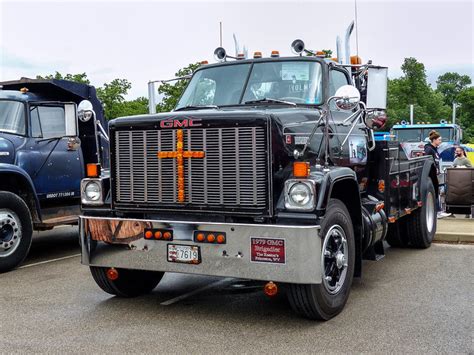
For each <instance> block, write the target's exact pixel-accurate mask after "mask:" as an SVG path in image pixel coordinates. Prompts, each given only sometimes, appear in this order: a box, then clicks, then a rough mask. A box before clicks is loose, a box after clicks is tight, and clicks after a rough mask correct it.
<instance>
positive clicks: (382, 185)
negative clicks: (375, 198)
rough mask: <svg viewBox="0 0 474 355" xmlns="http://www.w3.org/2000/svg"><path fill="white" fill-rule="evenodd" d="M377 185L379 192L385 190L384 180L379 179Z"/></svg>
mask: <svg viewBox="0 0 474 355" xmlns="http://www.w3.org/2000/svg"><path fill="white" fill-rule="evenodd" d="M378 185H379V186H378V189H379V192H385V180H379V184H378Z"/></svg>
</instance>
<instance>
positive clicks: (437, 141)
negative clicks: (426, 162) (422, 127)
mask: <svg viewBox="0 0 474 355" xmlns="http://www.w3.org/2000/svg"><path fill="white" fill-rule="evenodd" d="M428 138H429V140H430V142H429V143H427V144H426V145H425V149H424V150H425V155H431V156H432V157H433V159H434V161H435V164H436V169H437V170H438V172H439V153H438V147H439V146H440V145H441V142H442V138H441V135H440V134H439V133H438V132H436V131H435V130H432V131H431V132H430V134H429V136H428Z"/></svg>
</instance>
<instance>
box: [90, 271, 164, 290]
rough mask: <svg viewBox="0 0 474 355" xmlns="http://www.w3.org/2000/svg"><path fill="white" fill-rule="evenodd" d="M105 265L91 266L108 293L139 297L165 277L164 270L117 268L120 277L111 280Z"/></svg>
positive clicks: (93, 273) (97, 280)
mask: <svg viewBox="0 0 474 355" xmlns="http://www.w3.org/2000/svg"><path fill="white" fill-rule="evenodd" d="M107 269H108V268H105V267H97V266H91V267H90V270H91V274H92V277H93V278H94V281H95V282H96V283H97V285H98V286H99V287H100V288H101V289H102V290H104V291H105V292H107V293H110V294H111V295H115V296H118V297H137V296H140V295H144V294H147V293H150V292H151V291H153V290H154V289H155V287H156V286H157V285H158V283H159V282H160V281H161V279H162V278H163V275H164V273H163V272H156V271H144V270H130V269H117V271H118V274H119V277H118V279H117V280H114V281H112V280H110V279H109V278H108V277H107Z"/></svg>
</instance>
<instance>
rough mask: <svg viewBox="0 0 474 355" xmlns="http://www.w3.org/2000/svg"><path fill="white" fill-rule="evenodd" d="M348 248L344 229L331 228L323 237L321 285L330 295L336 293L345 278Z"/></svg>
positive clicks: (336, 226)
mask: <svg viewBox="0 0 474 355" xmlns="http://www.w3.org/2000/svg"><path fill="white" fill-rule="evenodd" d="M348 258H349V248H348V246H347V238H346V233H345V232H344V229H342V227H341V226H339V225H334V226H332V227H331V228H330V229H329V230H328V231H327V233H326V235H325V236H324V242H323V248H322V255H321V270H323V275H322V276H323V285H324V288H325V289H326V290H327V291H328V292H329V293H330V294H336V293H338V292H339V291H340V290H341V288H342V286H343V285H344V282H345V280H346V277H347V266H348Z"/></svg>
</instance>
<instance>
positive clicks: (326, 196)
mask: <svg viewBox="0 0 474 355" xmlns="http://www.w3.org/2000/svg"><path fill="white" fill-rule="evenodd" d="M331 198H337V199H339V200H341V201H342V202H343V203H344V204H345V205H346V206H347V210H348V211H349V214H350V216H351V220H352V225H353V227H354V237H355V242H356V264H355V269H354V275H355V276H360V275H361V267H362V239H363V237H364V229H363V228H364V227H363V223H362V203H361V198H360V193H359V184H358V182H357V175H356V173H355V172H354V170H352V169H350V168H346V167H336V168H331V169H330V170H329V171H328V172H325V174H324V177H323V179H322V181H321V185H320V187H319V189H318V201H317V204H316V214H317V215H318V216H319V217H320V218H324V214H325V213H326V208H327V205H328V203H329V200H330V199H331Z"/></svg>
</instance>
